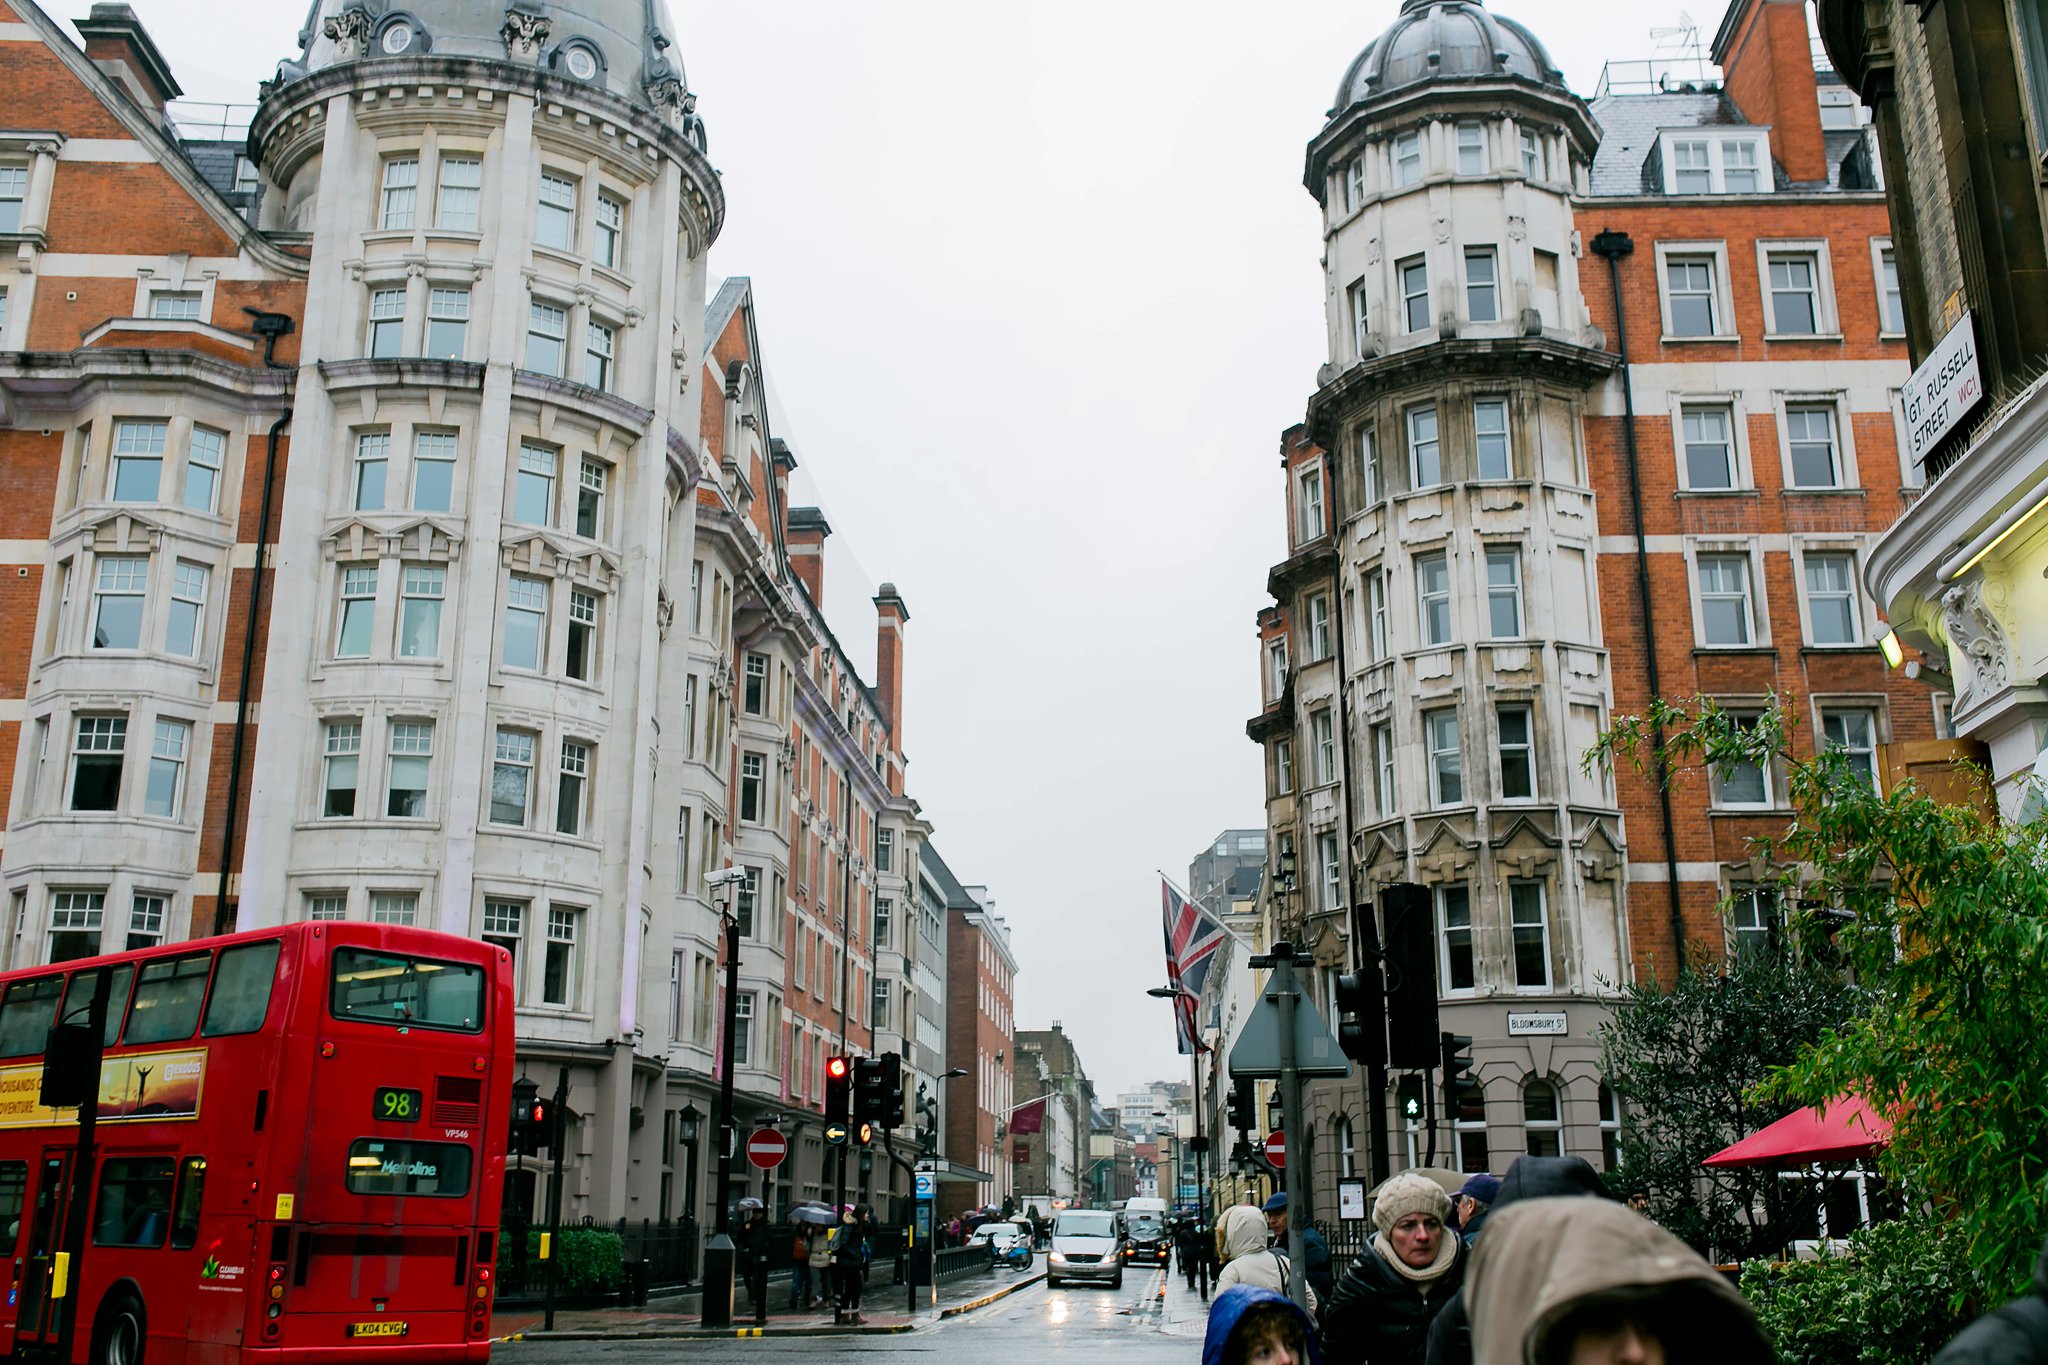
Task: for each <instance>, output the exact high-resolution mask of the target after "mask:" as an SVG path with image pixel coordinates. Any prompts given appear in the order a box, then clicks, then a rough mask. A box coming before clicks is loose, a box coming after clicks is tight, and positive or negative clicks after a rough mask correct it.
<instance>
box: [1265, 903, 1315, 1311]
mask: <svg viewBox="0 0 2048 1365" xmlns="http://www.w3.org/2000/svg"><path fill="white" fill-rule="evenodd" d="M1272 960H1273V977H1272V980H1271V982H1270V983H1269V985H1270V986H1271V987H1272V988H1274V989H1276V990H1278V991H1279V996H1280V998H1279V1000H1278V1001H1277V1002H1276V1003H1278V1005H1279V1006H1280V1131H1281V1133H1283V1134H1287V1135H1289V1136H1288V1137H1287V1139H1286V1140H1287V1143H1288V1145H1289V1146H1291V1147H1293V1148H1294V1150H1293V1151H1291V1152H1289V1153H1287V1157H1288V1160H1287V1163H1286V1165H1284V1166H1283V1167H1281V1176H1282V1179H1283V1180H1284V1182H1285V1184H1286V1187H1287V1259H1288V1261H1289V1263H1291V1264H1293V1265H1297V1266H1306V1265H1307V1264H1308V1254H1307V1252H1306V1251H1305V1250H1304V1248H1303V1245H1302V1240H1301V1237H1302V1224H1303V1222H1304V1221H1305V1215H1306V1214H1307V1212H1308V1210H1309V1183H1310V1182H1309V1178H1308V1172H1307V1171H1306V1170H1305V1169H1303V1168H1304V1167H1306V1166H1307V1165H1308V1162H1307V1161H1306V1160H1305V1159H1304V1158H1305V1157H1306V1156H1307V1154H1308V1145H1307V1144H1306V1143H1305V1142H1303V1141H1302V1130H1301V1119H1302V1112H1301V1068H1300V1066H1299V1065H1298V1063H1299V1058H1297V1057H1296V1056H1295V1055H1294V1011H1295V1007H1296V1005H1297V1004H1298V1003H1299V1001H1300V998H1301V997H1300V996H1298V995H1297V994H1295V989H1294V945H1293V944H1291V943H1276V944H1274V945H1273V952H1272ZM1287 1287H1288V1297H1290V1298H1292V1299H1293V1300H1294V1302H1295V1303H1296V1304H1298V1305H1299V1306H1300V1308H1301V1311H1302V1312H1304V1313H1307V1312H1309V1311H1310V1309H1309V1303H1308V1276H1307V1275H1305V1274H1296V1275H1290V1276H1288V1286H1287Z"/></svg>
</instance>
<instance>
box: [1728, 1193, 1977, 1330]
mask: <svg viewBox="0 0 2048 1365" xmlns="http://www.w3.org/2000/svg"><path fill="white" fill-rule="evenodd" d="M1848 1243H1849V1244H1848V1247H1847V1249H1846V1250H1845V1251H1843V1252H1841V1253H1836V1254H1830V1253H1827V1252H1823V1253H1822V1254H1821V1255H1820V1256H1819V1257H1818V1258H1817V1259H1815V1260H1811V1261H1764V1260H1757V1261H1751V1262H1749V1263H1748V1264H1747V1265H1745V1266H1743V1267H1742V1293H1743V1295H1744V1297H1746V1298H1747V1299H1748V1300H1749V1301H1750V1302H1751V1303H1752V1304H1754V1305H1755V1306H1756V1313H1757V1317H1758V1318H1759V1319H1761V1320H1762V1322H1763V1325H1764V1327H1765V1329H1766V1330H1768V1331H1769V1332H1770V1334H1771V1341H1772V1342H1773V1344H1775V1345H1776V1346H1777V1348H1778V1359H1779V1360H1781V1361H1783V1362H1784V1365H1925V1362H1927V1361H1928V1360H1931V1359H1932V1358H1933V1357H1934V1353H1935V1352H1937V1351H1939V1350H1940V1349H1941V1347H1942V1345H1943V1344H1944V1343H1945V1342H1947V1341H1948V1339H1949V1338H1950V1337H1953V1336H1954V1335H1955V1334H1956V1333H1957V1332H1960V1331H1961V1330H1962V1329H1963V1328H1964V1326H1966V1325H1967V1324H1968V1322H1969V1320H1970V1314H1969V1313H1968V1312H1967V1311H1965V1310H1961V1309H1958V1308H1957V1307H1956V1306H1955V1304H1954V1302H1953V1299H1954V1294H1953V1291H1954V1290H1955V1289H1956V1288H1959V1287H1960V1288H1964V1289H1966V1290H1967V1289H1969V1288H1973V1287H1974V1286H1975V1284H1976V1274H1975V1272H1974V1271H1973V1270H1972V1269H1971V1267H1970V1264H1969V1260H1968V1257H1967V1256H1966V1255H1965V1254H1964V1250H1963V1239H1962V1237H1961V1235H1960V1233H1959V1232H1958V1231H1957V1229H1956V1226H1955V1225H1954V1224H1953V1223H1941V1222H1935V1221H1931V1220H1929V1219H1925V1218H1911V1219H1907V1220H1903V1221H1900V1222H1896V1223H1880V1224H1878V1225H1877V1226H1876V1227H1872V1228H1865V1229H1863V1230H1862V1231H1860V1232H1855V1233H1852V1234H1851V1235H1850V1236H1849V1239H1848ZM1930 1290H1932V1291H1935V1292H1929V1291H1930Z"/></svg>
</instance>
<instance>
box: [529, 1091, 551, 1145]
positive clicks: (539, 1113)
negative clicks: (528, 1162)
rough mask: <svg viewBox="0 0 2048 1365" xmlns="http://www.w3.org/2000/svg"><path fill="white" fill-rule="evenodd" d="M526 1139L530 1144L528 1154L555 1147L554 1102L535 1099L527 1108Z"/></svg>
mask: <svg viewBox="0 0 2048 1365" xmlns="http://www.w3.org/2000/svg"><path fill="white" fill-rule="evenodd" d="M527 1114H528V1118H527V1121H526V1140H527V1142H528V1143H530V1144H531V1146H530V1148H529V1149H528V1151H529V1155H531V1154H535V1153H539V1152H551V1151H553V1150H554V1147H555V1102H554V1101H553V1100H543V1099H535V1100H534V1102H533V1104H532V1106H531V1107H530V1108H529V1109H528V1110H527Z"/></svg>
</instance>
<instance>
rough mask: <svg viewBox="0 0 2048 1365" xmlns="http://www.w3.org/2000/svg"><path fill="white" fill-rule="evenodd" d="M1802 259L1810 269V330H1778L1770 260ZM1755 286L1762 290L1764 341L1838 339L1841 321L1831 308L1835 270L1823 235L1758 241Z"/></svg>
mask: <svg viewBox="0 0 2048 1365" xmlns="http://www.w3.org/2000/svg"><path fill="white" fill-rule="evenodd" d="M1774 258H1776V259H1782V260H1787V261H1797V260H1803V261H1805V262H1806V263H1807V264H1808V265H1810V266H1812V268H1813V288H1812V293H1813V315H1814V316H1813V328H1814V329H1813V330H1812V331H1811V332H1780V331H1779V330H1778V310H1777V307H1776V304H1775V294H1774V290H1773V288H1772V284H1771V262H1772V260H1773V259H1774ZM1756 271H1757V286H1758V288H1759V289H1760V290H1761V291H1762V293H1761V295H1760V297H1761V298H1762V300H1763V320H1764V340H1765V341H1840V340H1841V339H1842V323H1841V318H1840V315H1839V314H1838V313H1837V312H1836V311H1835V271H1834V264H1833V261H1832V259H1831V258H1830V256H1829V254H1828V243H1827V239H1826V238H1824V237H1808V238H1801V239H1798V240H1795V241H1786V240H1782V239H1777V238H1773V239H1770V240H1768V241H1766V240H1759V241H1758V242H1757V244H1756Z"/></svg>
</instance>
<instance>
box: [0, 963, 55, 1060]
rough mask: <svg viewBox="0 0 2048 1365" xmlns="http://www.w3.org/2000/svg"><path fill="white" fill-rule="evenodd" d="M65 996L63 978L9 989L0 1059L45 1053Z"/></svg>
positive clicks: (1, 1015) (1, 1008) (1, 1019)
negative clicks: (46, 1042)
mask: <svg viewBox="0 0 2048 1365" xmlns="http://www.w3.org/2000/svg"><path fill="white" fill-rule="evenodd" d="M62 994H64V978H63V977H61V976H43V977H38V978H36V979H35V980H34V981H17V982H15V983H14V984H13V985H12V986H9V987H8V988H7V999H6V1001H5V1002H4V1003H0V1057H32V1056H34V1055H35V1054H37V1053H39V1052H41V1051H42V1050H43V1042H44V1040H45V1039H47V1038H48V1037H49V1036H50V1025H51V1024H52V1023H54V1022H56V1019H57V997H58V996H60V995H62Z"/></svg>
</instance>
